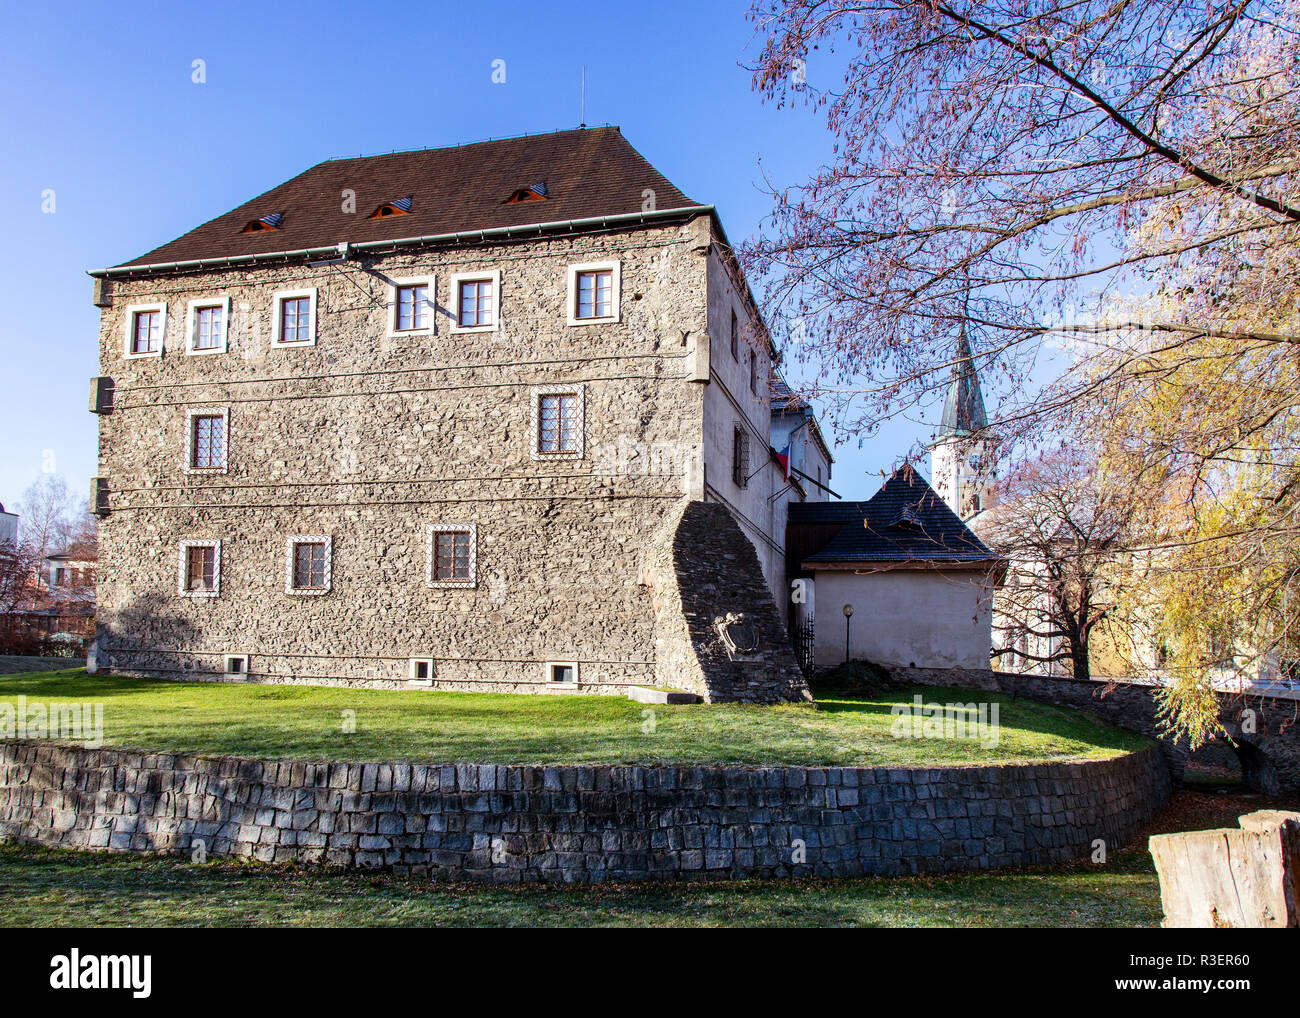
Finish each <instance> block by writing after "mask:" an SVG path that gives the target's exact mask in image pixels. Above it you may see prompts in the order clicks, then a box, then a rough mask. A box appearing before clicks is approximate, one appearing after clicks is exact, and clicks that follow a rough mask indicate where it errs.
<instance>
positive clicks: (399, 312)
mask: <svg viewBox="0 0 1300 1018" xmlns="http://www.w3.org/2000/svg"><path fill="white" fill-rule="evenodd" d="M436 292H437V291H436V290H435V289H434V279H433V276H413V277H411V278H409V279H394V280H393V281H392V285H391V286H389V288H388V334H389V335H390V336H428V335H431V334H432V333H433V331H434V311H435V309H436V303H435V300H434V297H435V294H436Z"/></svg>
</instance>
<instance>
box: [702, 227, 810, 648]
mask: <svg viewBox="0 0 1300 1018" xmlns="http://www.w3.org/2000/svg"><path fill="white" fill-rule="evenodd" d="M707 278H708V330H709V344H708V345H709V383H708V385H706V386H705V387H704V437H703V446H702V448H703V459H704V473H705V477H704V480H705V498H706V500H707V501H711V502H712V501H718V502H723V503H724V504H726V505H727V506H728V507H729V508H730V509H731V511H732V515H733V516H735V517H736V519H737V522H739V524H740V528H741V530H742V531H744V533H745V536H746V537H748V538H749V540H750V541H751V542H752V543H753V545H754V549H755V551H756V552H757V553H758V561H759V564H760V565H761V566H762V567H763V576H764V578H765V579H766V580H767V582H768V586H769V587H770V588H771V589H772V597H773V598H774V599H775V601H776V603H777V605H778V606H779V607H780V609H781V618H782V622H785V621H786V619H787V617H788V608H789V606H788V604H787V602H788V600H789V598H788V596H787V595H786V593H785V586H786V584H785V518H784V513H785V506H784V503H785V501H787V495H788V496H792V497H795V498H797V497H798V496H797V494H796V493H795V492H794V491H793V489H792V490H791V491H789V492H788V493H787V495H778V494H777V492H778V491H779V490H780V489H781V488H784V487H785V486H786V484H785V479H784V477H783V476H782V474H781V471H780V469H779V468H778V467H777V465H776V464H775V463H774V462H772V461H771V459H770V457H769V454H768V443H769V440H770V438H771V435H770V423H771V422H770V412H769V409H768V406H769V385H768V379H769V376H770V372H771V360H770V358H769V357H768V353H767V350H766V349H765V346H764V342H765V341H764V339H763V334H762V331H761V325H760V323H759V322H758V321H757V319H755V318H754V317H753V316H752V315H751V314H750V311H749V309H748V306H747V302H746V300H745V296H744V292H743V289H742V288H741V287H740V286H739V285H738V283H737V280H735V279H733V278H732V276H731V273H729V272H728V271H727V268H726V266H725V265H724V263H723V259H722V256H721V253H720V251H719V248H718V246H717V244H712V245H711V246H710V247H709V249H708V254H707ZM733 310H734V311H735V312H736V317H737V322H738V325H739V329H738V331H739V337H740V339H739V343H738V344H737V345H738V350H737V353H738V356H737V357H733V356H732V353H731V312H732V311H733ZM751 349H753V350H755V351H756V352H757V356H758V365H757V370H758V384H757V386H756V388H757V390H758V391H757V392H754V391H752V390H751V389H750V385H749V351H750V350H751ZM737 425H740V426H741V427H743V428H745V429H746V430H747V431H748V432H749V473H750V474H751V475H752V476H751V477H750V479H749V483H748V485H747V486H746V487H744V488H741V487H739V486H738V485H737V484H736V483H735V482H734V481H733V479H732V476H731V474H732V471H731V466H732V437H733V432H734V429H735V427H736V426H737ZM760 467H761V468H762V469H760Z"/></svg>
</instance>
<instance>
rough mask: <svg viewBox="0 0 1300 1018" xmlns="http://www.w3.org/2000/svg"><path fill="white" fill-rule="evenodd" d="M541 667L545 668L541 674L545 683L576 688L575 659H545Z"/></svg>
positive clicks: (576, 665)
mask: <svg viewBox="0 0 1300 1018" xmlns="http://www.w3.org/2000/svg"><path fill="white" fill-rule="evenodd" d="M542 667H543V668H544V669H545V670H544V672H543V675H544V676H545V678H546V684H547V685H549V686H560V687H565V688H570V687H571V688H575V689H576V688H577V685H578V662H577V661H547V662H545V663H544V664H543V666H542Z"/></svg>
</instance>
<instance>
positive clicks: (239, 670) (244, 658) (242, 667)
mask: <svg viewBox="0 0 1300 1018" xmlns="http://www.w3.org/2000/svg"><path fill="white" fill-rule="evenodd" d="M226 674H227V675H247V674H248V655H247V654H227V655H226Z"/></svg>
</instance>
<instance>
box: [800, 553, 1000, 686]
mask: <svg viewBox="0 0 1300 1018" xmlns="http://www.w3.org/2000/svg"><path fill="white" fill-rule="evenodd" d="M817 604H818V610H817V624H816V634H817V643H816V652H815V660H816V664H817V666H818V667H834V666H835V665H837V664H841V663H842V662H843V661H844V639H845V634H844V615H843V613H842V610H843V607H844V605H845V604H851V605H853V621H852V624H851V626H850V630H849V653H850V656H851V657H852V658H853V659H854V660H859V659H866V660H869V661H874V662H876V663H878V664H885V665H900V666H908V665H913V664H914V665H915V666H916V667H917V668H955V667H961V668H987V667H988V666H989V649H990V647H991V646H992V584H991V581H990V578H989V576H988V574H987V573H984V572H980V571H976V570H953V571H937V570H935V571H931V570H894V571H886V572H878V573H869V574H857V573H853V572H850V571H847V570H831V569H825V570H818V572H817Z"/></svg>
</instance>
